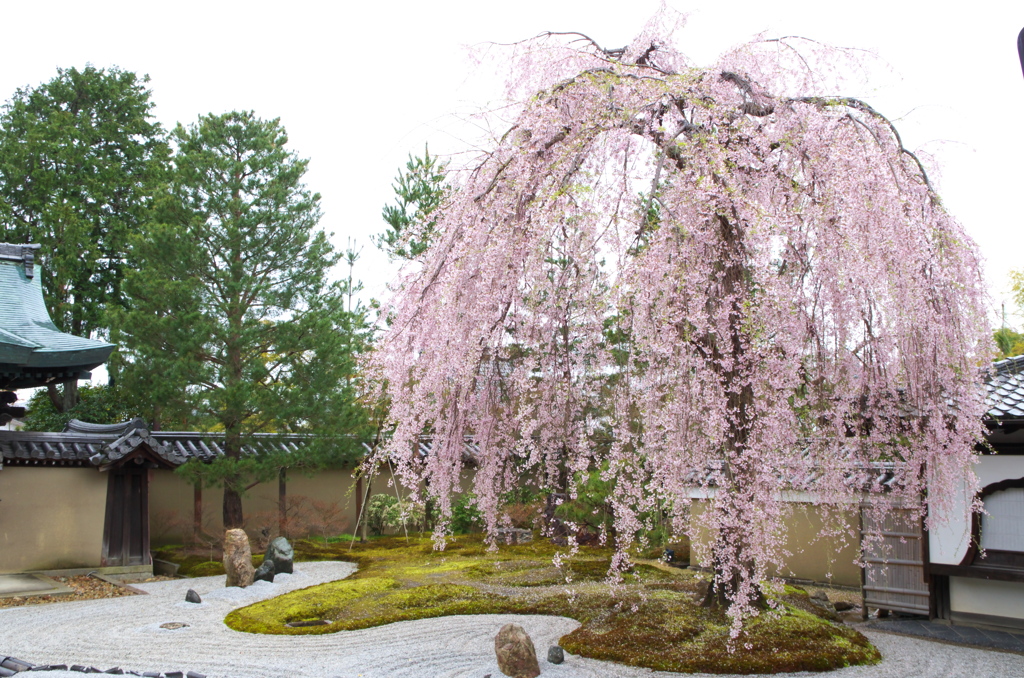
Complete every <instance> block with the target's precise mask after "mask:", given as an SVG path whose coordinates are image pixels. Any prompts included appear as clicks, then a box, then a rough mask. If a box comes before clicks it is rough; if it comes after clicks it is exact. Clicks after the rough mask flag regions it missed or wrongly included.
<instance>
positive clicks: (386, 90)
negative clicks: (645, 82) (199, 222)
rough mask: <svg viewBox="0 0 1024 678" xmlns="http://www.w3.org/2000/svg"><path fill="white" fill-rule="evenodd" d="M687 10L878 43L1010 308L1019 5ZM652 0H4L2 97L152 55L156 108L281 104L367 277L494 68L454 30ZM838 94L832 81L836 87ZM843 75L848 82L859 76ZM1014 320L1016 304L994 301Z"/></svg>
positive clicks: (694, 35)
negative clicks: (407, 180)
mask: <svg viewBox="0 0 1024 678" xmlns="http://www.w3.org/2000/svg"><path fill="white" fill-rule="evenodd" d="M668 4H669V5H670V6H671V7H674V8H675V9H677V10H681V11H685V12H690V13H691V16H690V20H689V23H688V25H687V28H686V30H685V31H684V32H683V33H682V34H681V36H680V44H681V46H682V48H683V51H684V52H685V53H687V54H689V55H690V56H691V57H692V58H693V59H694V60H695V61H697V62H698V63H708V62H710V61H712V60H713V59H714V57H715V56H717V55H718V54H719V53H720V52H722V51H724V50H726V49H727V48H729V47H730V46H733V45H735V44H737V43H740V42H743V41H745V40H746V39H748V38H750V37H752V36H753V35H755V34H757V33H761V32H765V33H767V34H768V36H769V37H775V36H781V35H791V34H796V35H802V36H805V37H810V38H814V39H817V40H820V41H823V42H828V43H832V44H836V45H843V46H852V47H862V48H868V49H872V50H875V51H876V52H877V53H878V54H879V55H880V56H881V57H882V58H883V59H885V60H886V61H888V62H889V63H890V64H891V65H892V67H893V68H894V69H895V71H896V73H898V74H899V75H900V76H901V77H902V80H899V81H893V79H892V78H890V79H889V84H888V85H887V86H885V87H882V88H881V89H880V90H879V91H878V92H876V93H874V94H872V95H870V96H869V97H868V98H869V101H870V103H872V104H873V105H875V107H876V108H877V109H878V110H880V111H881V112H882V113H884V114H886V115H887V116H889V117H890V118H891V119H896V120H898V122H897V126H898V127H899V129H900V131H901V133H902V134H903V138H904V143H905V144H906V145H907V146H908V147H909V148H911V149H921V150H924V151H926V152H928V153H930V154H932V155H934V156H936V160H937V162H938V165H939V168H938V169H939V173H938V177H937V179H938V181H937V183H938V185H939V188H940V191H941V192H942V195H943V198H944V200H945V202H946V205H947V206H948V208H949V209H950V210H951V211H952V212H953V214H954V215H956V216H957V217H958V218H959V219H960V221H961V222H963V223H964V225H965V226H966V228H967V230H968V232H969V233H970V234H972V236H973V237H974V239H975V240H976V242H977V244H978V246H979V248H980V250H981V252H982V254H983V256H984V257H985V259H986V260H987V268H986V270H987V278H988V283H989V287H990V290H991V293H992V307H993V318H994V319H995V318H997V316H998V310H999V308H1000V304H1001V303H1003V302H1006V303H1007V309H1008V311H1012V310H1013V304H1012V302H1011V295H1010V291H1009V284H1008V279H1007V273H1008V271H1009V270H1010V269H1013V268H1024V229H1022V228H1021V226H1022V217H1021V214H1020V200H1019V196H1020V195H1021V194H1022V192H1024V191H1022V189H1024V172H1021V171H1020V169H1019V167H1020V165H1021V163H1020V159H1021V158H1024V153H1022V150H1024V77H1022V74H1021V67H1020V63H1019V61H1018V59H1017V54H1016V46H1015V41H1016V36H1017V33H1018V31H1020V29H1021V27H1024V5H1022V4H1021V3H1020V2H1011V1H1009V0H1006V1H1003V2H997V1H994V0H975V1H974V2H971V3H966V4H960V5H957V6H958V7H960V8H962V10H961V11H960V12H959V13H953V12H949V11H944V10H941V9H939V5H938V4H936V3H933V2H923V1H920V0H910V1H908V0H858V1H857V2H852V3H825V2H821V1H820V0H813V1H803V0H800V1H789V0H776V1H773V2H767V1H765V0H758V1H747V0H730V1H728V2H724V1H720V2H711V1H703V2H701V1H697V0H672V1H670V2H669V3H668ZM658 5H659V0H631V1H630V2H624V1H623V0H616V1H614V2H612V1H608V0H584V1H578V0H516V1H515V2H486V1H485V0H471V1H470V0H435V1H434V2H423V1H414V2H409V1H406V0H393V1H391V2H382V3H378V4H376V5H373V6H371V5H370V3H363V2H360V3H343V2H335V3H326V2H325V3H312V2H301V1H292V2H287V3H286V2H280V1H278V2H273V3H266V2H255V1H247V2H218V1H217V0H207V1H206V2H193V1H190V0H186V1H183V2H174V3H149V2H138V1H137V0H136V1H133V2H112V1H105V0H92V1H91V2H81V1H76V2H18V3H13V2H11V3H5V6H4V8H3V15H2V16H3V24H4V27H5V30H4V31H3V33H4V37H3V40H2V42H0V49H2V50H3V59H4V62H3V66H2V68H0V100H7V99H8V98H9V97H10V95H11V94H12V93H13V92H14V90H15V89H16V88H17V87H24V86H36V85H38V84H40V83H42V82H44V81H46V80H49V79H50V78H52V77H53V76H54V75H55V74H56V69H57V67H71V66H75V67H78V68H82V67H84V66H85V64H86V63H92V64H93V65H95V66H97V67H109V66H111V65H117V66H120V67H121V68H123V69H126V70H131V71H135V72H136V73H139V74H149V76H150V78H151V82H150V87H151V89H152V91H153V99H154V101H155V103H156V115H157V117H158V119H159V120H160V121H161V122H162V123H163V125H164V126H165V127H166V128H171V127H173V126H174V124H175V123H177V122H179V121H180V122H183V123H189V122H192V121H194V120H195V119H196V118H197V117H198V116H199V115H201V114H205V113H210V112H213V113H222V112H225V111H228V110H232V109H252V110H254V111H255V112H256V113H257V115H259V116H260V117H263V118H273V117H280V118H281V120H282V123H283V124H284V126H285V127H286V128H287V130H288V132H289V136H290V140H291V144H292V147H293V148H294V149H295V150H296V151H297V152H298V153H299V154H300V155H301V156H303V157H308V158H311V164H310V170H309V173H308V174H307V177H306V179H307V184H308V185H309V187H310V188H311V189H312V190H314V191H317V192H319V193H321V194H322V196H323V201H322V207H323V210H324V220H323V222H322V224H323V225H324V227H325V228H326V229H327V230H328V231H332V232H333V233H334V242H335V244H336V245H337V246H338V247H339V248H344V247H345V246H346V242H347V239H349V238H352V239H353V240H354V241H355V243H356V246H357V247H359V246H361V247H362V252H363V256H362V259H361V261H360V263H359V264H358V265H357V268H356V272H355V274H356V277H357V278H361V279H363V280H364V281H365V282H366V283H367V287H368V288H369V290H370V292H371V293H372V294H374V295H376V296H378V297H380V296H382V295H383V294H384V290H383V287H384V283H385V282H386V281H387V280H388V279H389V278H390V277H391V275H393V273H394V272H395V269H394V267H391V266H389V265H388V262H387V259H386V257H385V256H384V255H383V254H381V253H379V252H378V251H377V250H376V249H375V248H374V247H373V245H372V244H371V243H370V241H369V237H368V236H369V235H370V234H375V233H378V232H380V231H381V230H382V229H383V222H382V221H381V219H380V210H381V207H382V206H383V205H384V204H385V203H387V202H390V201H391V199H392V196H393V194H392V192H391V188H390V185H391V181H392V179H393V177H394V176H395V173H396V171H397V169H398V167H399V166H400V165H402V164H404V162H405V160H406V156H407V154H408V153H410V152H413V153H419V152H421V151H422V149H423V146H424V143H426V142H429V143H430V148H431V151H432V152H434V153H442V154H446V153H457V152H459V151H462V150H464V149H465V148H466V146H467V144H468V143H469V142H470V141H471V140H472V139H474V138H475V135H476V130H474V129H473V128H471V127H469V126H467V125H466V124H465V123H463V122H462V120H464V119H465V117H466V113H467V112H471V111H475V110H477V109H479V108H480V107H481V106H482V105H484V104H485V102H486V100H487V99H488V98H489V97H493V96H497V95H498V94H499V93H500V92H501V83H500V82H496V81H494V82H480V80H481V78H479V77H477V78H475V79H474V78H473V77H471V75H472V74H471V72H470V71H471V67H470V66H469V62H468V60H467V59H466V57H465V54H466V50H465V46H467V45H479V44H481V43H486V42H491V41H493V42H510V41H515V40H519V39H523V38H527V37H531V36H533V35H536V34H537V33H539V32H541V31H545V30H554V31H580V32H583V33H586V34H588V35H590V36H591V37H593V38H594V39H595V40H597V41H598V42H599V43H601V44H602V45H605V46H611V47H618V46H622V45H625V44H627V43H628V42H630V40H631V39H632V38H633V36H634V35H635V34H636V33H637V32H638V31H639V30H640V28H641V27H642V26H643V24H644V23H645V21H646V20H647V19H648V18H649V17H650V16H651V15H652V14H654V12H655V11H656V10H657V8H658ZM837 94H842V93H841V92H839V93H837ZM858 94H859V93H858ZM1011 323H1012V324H1014V325H1017V326H1019V325H1020V324H1021V318H1020V317H1019V316H1017V317H1015V318H1014V317H1011Z"/></svg>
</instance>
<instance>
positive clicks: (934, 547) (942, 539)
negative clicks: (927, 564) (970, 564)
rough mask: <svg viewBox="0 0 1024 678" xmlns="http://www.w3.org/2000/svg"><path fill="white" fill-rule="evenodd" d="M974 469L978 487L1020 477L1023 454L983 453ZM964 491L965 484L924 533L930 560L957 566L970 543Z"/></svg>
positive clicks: (1023, 471) (965, 493)
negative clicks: (951, 507) (949, 505)
mask: <svg viewBox="0 0 1024 678" xmlns="http://www.w3.org/2000/svg"><path fill="white" fill-rule="evenodd" d="M974 472H975V473H976V474H977V475H978V486H979V487H982V488H983V487H985V486H986V485H991V484H992V483H997V482H999V481H1001V480H1007V479H1010V478H1024V456H1022V455H999V454H987V455H984V456H982V457H981V458H980V460H979V461H978V463H977V465H976V466H975V467H974ZM967 494H968V492H967V485H966V483H965V484H964V485H963V486H962V488H961V492H960V494H959V496H957V497H954V498H953V501H952V502H951V505H952V506H953V509H952V510H951V512H950V514H948V515H945V516H937V518H939V520H937V521H936V524H933V526H932V529H931V531H930V532H929V534H928V546H929V549H930V551H929V552H930V555H931V558H930V560H931V562H933V563H942V564H946V565H959V564H960V562H961V561H962V560H963V559H964V556H966V555H967V548H968V547H969V546H970V543H971V519H970V516H968V515H967V509H966V507H967V502H968V499H969V498H968V496H967ZM1018 586H1019V585H1018Z"/></svg>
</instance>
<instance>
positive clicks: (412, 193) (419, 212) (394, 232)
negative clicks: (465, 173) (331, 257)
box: [373, 148, 449, 259]
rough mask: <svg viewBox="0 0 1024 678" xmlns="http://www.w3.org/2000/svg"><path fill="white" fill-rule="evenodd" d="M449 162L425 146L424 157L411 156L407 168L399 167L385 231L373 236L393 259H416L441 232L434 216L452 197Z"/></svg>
mask: <svg viewBox="0 0 1024 678" xmlns="http://www.w3.org/2000/svg"><path fill="white" fill-rule="evenodd" d="M447 167H448V165H447V163H444V162H441V161H439V160H438V158H437V156H436V155H433V156H432V155H430V149H429V148H424V150H423V157H413V156H412V155H410V156H409V161H408V162H407V163H405V170H404V171H403V170H399V172H398V176H396V177H395V183H393V184H392V185H391V186H392V188H393V189H394V191H395V203H394V204H393V205H385V206H384V209H383V210H382V211H381V216H382V217H383V218H384V221H385V222H386V223H387V228H386V229H385V230H384V232H383V233H381V234H380V235H377V236H373V242H374V244H375V245H377V247H379V248H380V249H381V250H383V251H385V252H387V253H388V256H389V257H391V258H392V259H415V258H417V257H419V256H420V255H421V254H423V252H425V251H426V249H427V247H429V246H430V243H431V242H433V240H434V238H435V237H436V235H437V230H436V226H437V220H436V219H434V218H433V217H432V214H433V212H434V210H436V209H437V208H438V207H439V206H440V205H441V203H443V202H444V200H445V199H446V198H447V197H448V194H449V188H448V185H447V183H446V182H445V171H446V169H447Z"/></svg>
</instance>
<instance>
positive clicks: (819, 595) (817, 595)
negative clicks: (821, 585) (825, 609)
mask: <svg viewBox="0 0 1024 678" xmlns="http://www.w3.org/2000/svg"><path fill="white" fill-rule="evenodd" d="M811 600H820V601H822V602H825V603H827V602H828V595H827V594H826V593H825V592H824V591H820V590H819V591H815V592H814V593H812V594H811Z"/></svg>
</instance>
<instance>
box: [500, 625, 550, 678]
mask: <svg viewBox="0 0 1024 678" xmlns="http://www.w3.org/2000/svg"><path fill="white" fill-rule="evenodd" d="M494 652H495V654H497V655H498V668H499V669H501V672H502V673H504V674H505V675H506V676H512V678H536V677H537V676H539V675H540V664H539V663H538V662H537V650H536V649H534V647H533V641H532V640H530V636H529V635H527V633H526V630H525V629H524V628H523V627H522V626H520V625H519V624H505V625H504V626H502V627H501V630H500V631H498V635H496V636H495V637H494Z"/></svg>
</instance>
